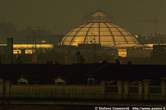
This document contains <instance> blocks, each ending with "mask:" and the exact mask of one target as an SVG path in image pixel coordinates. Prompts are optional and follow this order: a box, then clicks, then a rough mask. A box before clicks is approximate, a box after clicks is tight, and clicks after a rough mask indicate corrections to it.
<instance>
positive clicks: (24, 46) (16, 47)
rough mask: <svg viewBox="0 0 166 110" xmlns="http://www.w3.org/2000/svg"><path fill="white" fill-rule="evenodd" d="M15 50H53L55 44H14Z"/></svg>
mask: <svg viewBox="0 0 166 110" xmlns="http://www.w3.org/2000/svg"><path fill="white" fill-rule="evenodd" d="M13 48H15V49H25V48H26V49H27V48H53V44H13Z"/></svg>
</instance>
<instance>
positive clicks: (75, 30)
mask: <svg viewBox="0 0 166 110" xmlns="http://www.w3.org/2000/svg"><path fill="white" fill-rule="evenodd" d="M87 30H89V31H92V30H93V31H94V30H96V31H100V32H107V31H111V32H126V31H125V30H124V29H121V28H96V27H95V28H94V27H93V28H86V27H84V28H76V29H74V30H72V31H71V32H87Z"/></svg>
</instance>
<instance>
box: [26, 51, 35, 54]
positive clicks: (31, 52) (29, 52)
mask: <svg viewBox="0 0 166 110" xmlns="http://www.w3.org/2000/svg"><path fill="white" fill-rule="evenodd" d="M25 54H33V51H32V50H25Z"/></svg>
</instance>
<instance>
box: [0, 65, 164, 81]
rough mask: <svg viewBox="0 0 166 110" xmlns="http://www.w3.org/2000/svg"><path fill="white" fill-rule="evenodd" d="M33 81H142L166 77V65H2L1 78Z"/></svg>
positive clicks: (0, 69) (0, 67)
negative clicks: (92, 78)
mask: <svg viewBox="0 0 166 110" xmlns="http://www.w3.org/2000/svg"><path fill="white" fill-rule="evenodd" d="M22 75H23V76H24V77H26V78H28V79H31V80H50V79H54V78H56V77H62V78H63V79H65V80H69V81H71V80H72V81H75V82H77V81H78V82H81V81H82V80H84V79H87V78H88V77H91V76H93V77H95V78H96V79H97V80H117V79H118V80H123V79H124V80H126V79H128V80H140V79H159V80H160V78H163V77H166V65H120V64H108V63H98V64H75V65H44V64H43V65H30V64H29V65H0V77H1V78H6V79H10V80H16V79H18V78H19V77H20V76H22Z"/></svg>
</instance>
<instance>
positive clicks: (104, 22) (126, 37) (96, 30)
mask: <svg viewBox="0 0 166 110" xmlns="http://www.w3.org/2000/svg"><path fill="white" fill-rule="evenodd" d="M80 44H83V45H85V44H100V45H101V46H102V47H131V46H137V45H138V44H139V43H138V41H137V39H136V37H135V35H133V34H131V33H130V32H128V31H126V30H125V29H123V28H121V27H119V26H117V25H115V24H113V23H112V22H110V20H109V19H108V18H107V17H106V14H105V13H103V12H96V13H94V14H92V16H90V18H89V20H88V21H87V22H86V23H85V24H82V25H80V26H78V27H77V28H75V29H73V30H72V31H70V32H68V33H67V34H66V35H65V36H64V38H63V39H62V41H61V45H71V46H78V45H80Z"/></svg>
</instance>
